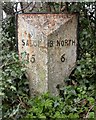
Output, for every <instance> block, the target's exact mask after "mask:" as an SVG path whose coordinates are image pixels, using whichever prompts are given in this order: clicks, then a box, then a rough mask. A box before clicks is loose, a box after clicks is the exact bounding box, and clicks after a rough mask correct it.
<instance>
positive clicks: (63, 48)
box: [17, 14, 77, 95]
mask: <svg viewBox="0 0 96 120" xmlns="http://www.w3.org/2000/svg"><path fill="white" fill-rule="evenodd" d="M17 24H18V50H19V55H20V58H21V53H23V52H24V51H25V52H27V53H28V55H27V59H29V63H28V64H27V65H26V66H27V67H28V69H27V74H28V78H29V81H30V82H29V83H30V90H31V94H33V92H36V93H43V92H47V91H49V92H51V93H52V94H54V95H57V94H58V90H57V88H56V86H57V85H58V84H59V85H63V84H64V79H65V78H66V77H68V76H69V75H70V73H71V72H72V70H73V68H74V66H75V64H76V57H77V54H76V51H77V15H76V14H18V21H17ZM21 59H22V58H21Z"/></svg>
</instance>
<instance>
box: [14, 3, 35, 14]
mask: <svg viewBox="0 0 96 120" xmlns="http://www.w3.org/2000/svg"><path fill="white" fill-rule="evenodd" d="M32 3H33V2H31V3H29V4H28V5H27V6H26V7H24V8H22V9H21V10H19V11H17V12H15V13H19V12H21V11H24V10H25V9H27V8H28V7H29V6H30V5H31V4H32ZM33 8H34V6H33Z"/></svg>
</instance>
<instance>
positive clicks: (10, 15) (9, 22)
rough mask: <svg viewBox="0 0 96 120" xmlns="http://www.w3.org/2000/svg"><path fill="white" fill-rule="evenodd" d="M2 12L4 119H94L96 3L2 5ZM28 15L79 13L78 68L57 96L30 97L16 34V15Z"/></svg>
mask: <svg viewBox="0 0 96 120" xmlns="http://www.w3.org/2000/svg"><path fill="white" fill-rule="evenodd" d="M18 6H19V7H18ZM2 9H3V11H4V12H5V13H6V18H3V20H2V38H1V40H0V45H2V50H1V51H0V54H1V55H0V60H2V65H1V66H0V68H1V71H0V87H1V90H2V92H0V96H2V106H1V107H2V120H19V119H20V120H21V119H22V120H24V119H28V120H30V119H32V118H37V119H41V118H46V119H51V118H52V119H57V118H63V119H64V118H65V119H66V118H68V119H71V118H73V119H74V118H76V119H77V118H78V119H79V118H82V119H83V118H91V119H95V117H94V115H95V99H96V98H95V96H96V95H95V92H94V91H95V82H96V80H95V79H96V2H90V3H89V2H86V3H85V2H78V3H75V2H72V3H68V2H65V3H63V2H59V3H58V2H48V3H44V2H43V3H36V2H28V3H25V2H2ZM27 12H30V13H32V12H47V13H53V12H59V13H64V12H69V13H72V12H78V13H79V38H78V40H79V41H78V60H77V65H76V68H75V69H74V70H73V71H72V73H71V75H70V76H69V78H67V79H64V82H65V83H66V85H65V86H64V87H62V88H59V91H60V95H59V96H58V97H54V96H51V95H50V93H46V94H43V95H40V96H34V95H33V96H32V97H30V94H29V91H30V90H29V83H28V80H27V78H26V76H25V72H26V68H25V67H24V62H20V61H19V59H18V51H17V47H16V46H17V45H16V44H17V42H16V34H15V30H16V22H15V14H16V13H27Z"/></svg>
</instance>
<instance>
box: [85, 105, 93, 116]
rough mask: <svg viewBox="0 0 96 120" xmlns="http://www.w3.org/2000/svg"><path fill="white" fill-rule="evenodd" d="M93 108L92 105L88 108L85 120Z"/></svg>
mask: <svg viewBox="0 0 96 120" xmlns="http://www.w3.org/2000/svg"><path fill="white" fill-rule="evenodd" d="M93 107H94V105H92V106H91V107H90V109H89V110H88V112H87V114H86V116H85V118H88V115H89V112H90V111H91V110H92V109H93Z"/></svg>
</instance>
